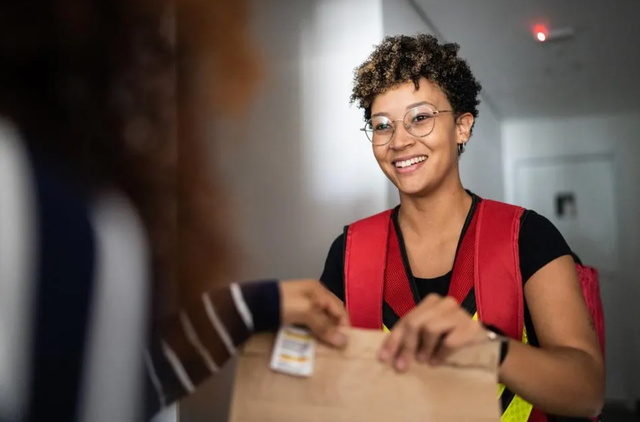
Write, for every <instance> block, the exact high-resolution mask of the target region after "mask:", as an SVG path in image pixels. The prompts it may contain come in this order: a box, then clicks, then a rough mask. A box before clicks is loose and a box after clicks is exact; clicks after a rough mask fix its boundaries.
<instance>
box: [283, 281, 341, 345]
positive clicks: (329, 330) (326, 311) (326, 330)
mask: <svg viewBox="0 0 640 422" xmlns="http://www.w3.org/2000/svg"><path fill="white" fill-rule="evenodd" d="M280 300H281V302H280V317H281V322H282V324H283V325H288V324H297V325H304V326H306V327H308V328H309V329H310V330H311V333H312V334H313V335H314V336H315V337H316V338H318V339H319V340H320V341H322V342H324V343H327V344H329V345H331V346H334V347H338V348H342V347H344V346H345V345H346V344H347V337H346V335H345V334H344V333H343V332H341V331H340V328H341V327H346V326H348V325H349V317H348V314H347V311H346V309H345V308H344V305H343V304H342V302H341V301H340V299H338V298H337V297H336V296H335V295H334V294H333V293H331V292H330V291H329V290H327V289H326V288H325V287H324V286H323V285H322V284H321V283H320V282H319V281H318V280H287V281H282V282H280Z"/></svg>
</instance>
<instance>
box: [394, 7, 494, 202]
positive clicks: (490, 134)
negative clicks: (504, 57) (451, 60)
mask: <svg viewBox="0 0 640 422" xmlns="http://www.w3.org/2000/svg"><path fill="white" fill-rule="evenodd" d="M382 9H383V16H384V35H385V36H387V35H399V34H404V35H415V34H418V33H426V34H432V35H435V36H437V37H439V39H440V41H441V42H443V41H447V42H455V39H446V38H445V39H443V38H441V37H440V32H441V31H439V29H440V28H431V27H429V26H427V24H426V23H425V22H424V21H423V20H422V19H421V18H420V16H419V15H418V14H417V13H416V11H415V10H414V9H413V7H412V6H411V4H410V2H409V1H407V0H383V1H382ZM443 35H444V37H447V34H446V32H445V33H444V34H443ZM461 56H462V57H463V58H464V51H461ZM472 70H473V65H472ZM480 83H482V81H480ZM480 100H481V101H482V95H481V97H480ZM479 111H480V114H479V116H478V119H477V121H476V125H475V127H474V129H473V136H472V137H471V139H470V140H469V143H468V144H467V149H466V151H465V153H464V154H462V158H461V161H460V177H461V178H462V183H463V184H464V186H465V188H467V189H470V190H471V191H473V192H474V193H477V194H478V195H480V196H482V197H485V198H491V199H495V200H498V201H501V200H504V182H503V174H502V143H501V129H500V119H499V118H498V116H496V114H495V113H494V112H493V111H492V110H491V109H490V108H489V107H487V106H486V105H485V104H484V103H481V104H480V108H479ZM389 189H390V193H389V206H394V205H396V204H397V203H398V196H397V192H396V189H395V187H394V186H392V185H391V184H389Z"/></svg>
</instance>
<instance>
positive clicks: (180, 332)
mask: <svg viewBox="0 0 640 422" xmlns="http://www.w3.org/2000/svg"><path fill="white" fill-rule="evenodd" d="M281 323H282V324H302V325H306V326H308V327H309V328H310V329H311V331H312V332H313V333H314V334H315V335H316V337H318V338H319V339H321V340H322V341H324V342H326V343H329V344H332V345H334V346H337V347H340V346H343V345H344V344H345V340H346V339H345V338H344V336H342V335H341V334H340V332H339V331H338V329H339V327H340V326H341V325H346V324H347V323H348V319H347V314H346V312H345V310H344V308H343V306H342V303H341V302H340V301H339V300H338V299H337V298H336V297H335V296H334V295H332V294H331V293H330V292H329V291H327V290H326V289H325V288H324V287H322V286H321V285H320V283H319V282H318V281H316V280H301V281H286V282H277V281H263V282H253V283H244V284H232V285H230V286H229V287H228V288H224V289H220V290H216V291H214V292H210V293H205V294H203V296H202V299H201V300H200V301H198V302H197V303H194V304H193V305H192V306H190V307H189V309H185V310H183V311H182V312H181V313H180V314H179V315H176V316H174V317H172V318H169V319H166V320H163V321H160V322H158V323H156V324H154V326H153V334H152V341H151V345H150V346H149V348H148V349H147V351H146V353H145V357H144V358H145V365H146V375H147V381H148V383H150V385H151V386H152V387H153V390H154V391H155V394H154V395H151V397H150V400H151V402H150V403H147V415H152V414H154V413H155V412H157V411H158V410H159V409H161V408H163V407H164V406H166V405H169V404H171V403H173V402H175V401H177V400H179V399H180V398H182V397H184V396H186V395H187V394H189V393H191V392H193V391H194V390H195V389H196V388H197V386H198V385H199V384H201V383H202V382H203V381H205V380H207V379H208V378H210V377H211V376H213V375H215V374H216V373H217V371H218V370H219V369H220V368H221V367H222V366H223V365H224V364H225V363H226V362H227V361H228V360H229V359H230V358H231V357H232V356H233V355H234V354H235V352H236V349H237V347H238V346H239V345H241V344H242V343H244V342H245V341H246V340H247V339H248V338H249V337H250V336H251V334H252V333H255V332H261V331H269V330H274V329H276V328H278V327H279V326H280V324H281Z"/></svg>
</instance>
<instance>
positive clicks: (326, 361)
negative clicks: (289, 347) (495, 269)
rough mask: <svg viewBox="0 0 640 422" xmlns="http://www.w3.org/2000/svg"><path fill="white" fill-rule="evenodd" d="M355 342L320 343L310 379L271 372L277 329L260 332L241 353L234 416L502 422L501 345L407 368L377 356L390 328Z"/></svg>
mask: <svg viewBox="0 0 640 422" xmlns="http://www.w3.org/2000/svg"><path fill="white" fill-rule="evenodd" d="M347 334H348V336H349V346H348V348H347V349H346V350H342V351H339V350H334V349H331V348H328V347H325V346H323V345H320V344H318V346H317V349H316V359H315V368H314V372H313V374H312V375H311V377H309V378H303V377H294V376H291V375H286V374H281V373H278V372H275V371H272V370H271V369H270V368H269V362H270V358H271V353H272V350H273V345H274V341H275V336H274V335H259V336H254V337H253V338H252V339H251V340H250V341H249V343H248V344H247V345H246V346H245V347H244V348H243V350H242V352H241V353H240V356H239V362H238V369H237V372H236V380H235V386H234V397H233V401H232V407H231V418H230V421H231V422H405V421H412V422H413V421H421V422H422V421H425V422H454V421H456V422H457V421H464V422H499V420H500V410H499V404H498V400H497V367H498V356H499V345H498V344H497V342H486V343H482V344H478V345H474V346H471V347H469V348H466V349H464V350H461V351H459V352H457V353H456V354H455V355H454V356H452V357H451V358H450V359H449V361H448V363H447V365H446V366H439V367H430V366H429V365H426V364H417V363H414V364H413V365H412V366H411V368H410V370H409V371H408V372H406V373H403V374H398V373H396V372H395V371H394V370H393V368H391V367H390V366H388V365H382V364H381V363H379V362H378V360H377V352H378V348H379V346H380V344H381V343H382V340H383V338H384V336H385V334H384V333H383V332H381V331H372V330H356V329H351V330H349V331H348V332H347Z"/></svg>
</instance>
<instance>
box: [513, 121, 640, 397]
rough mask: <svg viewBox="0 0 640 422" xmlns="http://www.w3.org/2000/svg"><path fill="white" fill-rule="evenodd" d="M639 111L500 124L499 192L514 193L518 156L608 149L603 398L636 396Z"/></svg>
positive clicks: (639, 384) (639, 388) (639, 372)
mask: <svg viewBox="0 0 640 422" xmlns="http://www.w3.org/2000/svg"><path fill="white" fill-rule="evenodd" d="M638 121H640V114H628V115H616V116H599V117H583V118H575V119H562V120H561V119H558V120H551V119H547V120H528V121H509V122H505V123H504V126H503V151H504V172H505V179H504V180H505V193H506V199H507V201H510V202H513V201H515V199H516V196H515V182H514V176H515V166H516V164H517V162H518V160H520V159H523V158H534V157H557V156H565V155H581V154H610V155H612V156H613V160H614V165H615V170H614V177H615V179H614V180H615V181H614V184H615V188H614V190H615V192H614V197H615V198H616V199H615V202H616V208H617V214H618V215H617V220H618V233H617V237H618V251H619V255H620V256H619V260H618V262H619V269H618V271H617V273H616V274H615V277H614V278H613V279H612V280H602V282H603V284H602V286H601V289H602V296H603V305H604V308H605V318H606V334H607V359H606V361H607V362H606V363H607V398H608V399H609V400H625V401H628V400H632V399H634V398H638V397H640V368H638V365H637V363H638V356H640V354H639V352H640V347H639V346H640V330H638V328H637V321H638V317H639V316H640V308H639V307H638V306H637V305H636V303H635V302H636V300H635V299H636V298H637V297H638V296H639V295H640V263H639V261H638V259H637V257H638V254H639V252H640V221H639V218H638V217H639V216H640V195H638V192H639V191H640V188H639V186H640V167H639V166H637V164H636V163H637V160H638V157H640V142H638V136H637V127H638Z"/></svg>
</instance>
